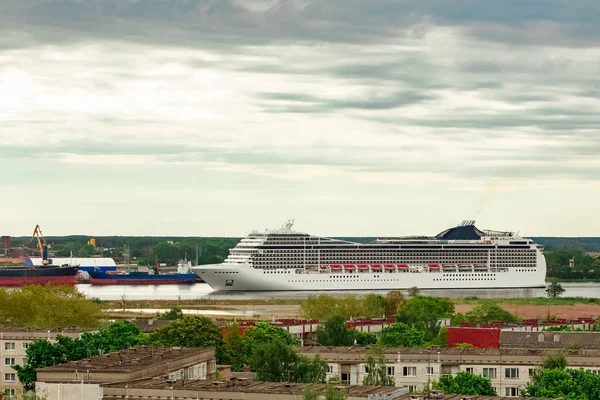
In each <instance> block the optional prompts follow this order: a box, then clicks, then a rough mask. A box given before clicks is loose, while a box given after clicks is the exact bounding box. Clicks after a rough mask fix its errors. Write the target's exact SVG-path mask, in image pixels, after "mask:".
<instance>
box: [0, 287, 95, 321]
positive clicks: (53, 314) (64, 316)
mask: <svg viewBox="0 0 600 400" xmlns="http://www.w3.org/2000/svg"><path fill="white" fill-rule="evenodd" d="M101 318H102V307H101V306H100V305H99V304H97V303H95V302H94V301H92V300H90V299H88V298H86V296H85V295H84V294H82V293H81V292H79V291H78V290H77V288H76V287H74V286H72V285H45V286H42V285H31V286H22V287H19V288H10V289H8V288H4V287H0V325H3V326H23V327H29V326H33V327H37V328H56V327H65V328H66V327H69V326H78V327H81V328H96V327H98V326H99V324H100V321H101Z"/></svg>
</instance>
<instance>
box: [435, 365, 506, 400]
mask: <svg viewBox="0 0 600 400" xmlns="http://www.w3.org/2000/svg"><path fill="white" fill-rule="evenodd" d="M433 388H434V389H436V390H443V391H444V392H445V393H451V394H462V395H467V396H497V394H496V390H495V389H494V387H493V386H492V382H491V381H490V380H489V379H488V378H484V377H482V376H479V375H475V374H471V373H469V372H464V371H463V372H459V373H457V374H456V376H452V375H445V376H441V377H440V380H439V381H437V382H433Z"/></svg>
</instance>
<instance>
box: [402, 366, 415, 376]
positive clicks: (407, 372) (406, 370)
mask: <svg viewBox="0 0 600 400" xmlns="http://www.w3.org/2000/svg"><path fill="white" fill-rule="evenodd" d="M402 375H404V376H417V367H403V368H402Z"/></svg>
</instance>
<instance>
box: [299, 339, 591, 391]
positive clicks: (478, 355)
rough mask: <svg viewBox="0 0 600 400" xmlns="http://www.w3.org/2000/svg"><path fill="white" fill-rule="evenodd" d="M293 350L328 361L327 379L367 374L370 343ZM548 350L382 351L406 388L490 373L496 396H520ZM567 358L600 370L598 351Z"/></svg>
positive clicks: (356, 379)
mask: <svg viewBox="0 0 600 400" xmlns="http://www.w3.org/2000/svg"><path fill="white" fill-rule="evenodd" d="M297 350H298V352H299V353H300V354H302V355H306V356H309V357H314V356H315V355H317V354H320V356H321V358H322V359H323V360H325V361H326V362H327V364H328V366H329V371H328V378H331V377H338V378H339V379H340V380H341V381H342V382H343V383H346V384H350V385H360V384H361V383H362V381H363V378H364V377H365V367H366V359H367V357H368V356H369V351H370V349H369V348H365V347H323V346H311V347H299V348H297ZM551 352H556V350H539V349H475V348H387V349H385V350H384V351H383V355H384V358H385V360H386V365H387V373H388V375H390V376H393V377H394V379H395V382H396V386H399V387H403V386H407V387H408V388H409V389H410V391H422V390H423V388H424V385H425V384H426V383H427V382H428V381H430V380H439V378H440V377H441V376H442V375H455V374H457V373H458V372H463V371H464V372H470V373H473V374H477V375H482V376H484V377H486V378H489V379H490V380H491V381H492V386H494V388H495V389H496V392H497V393H498V394H500V395H503V396H507V397H518V396H519V395H520V392H521V390H522V389H523V388H524V387H525V386H526V384H527V382H529V379H530V377H531V375H532V374H533V373H534V370H535V368H536V367H538V366H539V365H541V363H542V360H543V358H544V356H545V355H546V354H548V353H551ZM566 358H567V362H568V366H569V367H572V368H584V369H589V370H593V371H595V372H597V373H600V350H569V351H568V353H567V354H566Z"/></svg>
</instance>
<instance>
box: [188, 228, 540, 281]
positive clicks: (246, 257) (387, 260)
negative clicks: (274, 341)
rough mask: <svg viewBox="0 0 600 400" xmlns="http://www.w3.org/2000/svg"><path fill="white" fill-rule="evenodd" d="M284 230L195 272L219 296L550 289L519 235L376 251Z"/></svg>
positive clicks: (383, 243) (379, 244)
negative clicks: (222, 292)
mask: <svg viewBox="0 0 600 400" xmlns="http://www.w3.org/2000/svg"><path fill="white" fill-rule="evenodd" d="M292 225H293V221H288V222H287V223H286V224H285V225H284V226H283V227H282V228H280V229H277V230H273V231H266V232H260V233H259V232H252V233H251V234H250V235H248V236H247V237H245V238H244V239H242V240H241V241H240V242H239V243H238V244H237V245H236V246H235V247H234V248H233V249H231V250H230V254H229V256H228V257H227V259H226V260H225V261H224V262H223V263H222V264H216V265H202V266H198V267H194V271H195V272H196V273H197V274H198V276H200V278H202V279H203V280H204V281H205V282H206V283H208V284H209V285H210V286H211V287H212V288H213V289H214V290H236V291H250V290H264V291H271V290H276V291H282V290H283V291H293V290H315V291H322V290H336V291H342V290H368V289H375V290H393V289H408V288H410V287H413V286H416V287H418V288H419V289H485V288H500V289H504V288H538V287H544V286H545V284H544V279H545V277H546V260H545V258H544V255H543V253H542V249H541V247H540V246H538V245H536V244H535V243H534V242H533V241H532V240H530V239H527V238H523V237H520V236H519V235H518V234H516V233H513V232H496V231H488V230H484V231H481V230H479V229H477V228H476V227H475V221H464V222H463V223H461V224H460V225H458V226H456V227H454V228H450V229H447V230H445V231H443V232H441V233H440V234H438V235H436V236H434V237H426V236H410V237H387V238H380V239H377V240H375V241H373V242H370V243H357V242H351V241H346V240H339V239H332V238H326V237H319V236H312V235H309V234H306V233H300V232H295V231H293V230H292Z"/></svg>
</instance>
